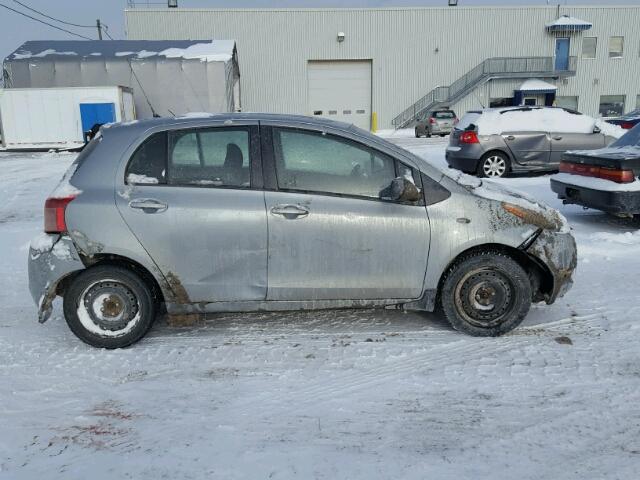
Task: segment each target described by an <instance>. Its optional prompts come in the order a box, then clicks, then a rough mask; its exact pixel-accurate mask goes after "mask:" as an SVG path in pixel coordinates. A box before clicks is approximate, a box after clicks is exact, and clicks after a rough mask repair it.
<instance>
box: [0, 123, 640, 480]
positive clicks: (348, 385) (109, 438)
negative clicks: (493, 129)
mask: <svg viewBox="0 0 640 480" xmlns="http://www.w3.org/2000/svg"><path fill="white" fill-rule="evenodd" d="M392 139H393V141H396V142H398V143H399V144H401V145H404V146H406V147H408V148H409V149H411V150H412V151H414V152H416V153H417V154H419V155H423V156H426V157H427V158H428V159H429V160H430V161H433V162H439V163H441V164H442V163H443V162H444V148H445V145H446V141H447V139H440V138H434V139H428V140H426V139H415V138H411V137H409V136H408V135H404V134H403V132H400V133H399V134H397V135H395V136H393V137H392ZM72 158H73V156H72V155H55V154H8V153H0V172H2V173H0V198H1V199H2V201H0V305H2V315H0V478H2V479H4V478H7V479H34V478H46V479H65V480H67V479H85V478H92V479H107V478H109V479H111V478H134V479H154V480H155V479H158V478H169V479H183V478H224V479H239V478H250V479H258V478H265V479H266V478H272V479H279V478H280V479H282V478H302V479H311V478H314V479H315V478H317V479H324V478H327V479H338V478H339V479H374V478H375V479H377V478H402V479H425V478H429V479H438V480H442V479H456V480H458V479H463V478H469V479H479V478H492V479H513V478H519V479H551V478H553V479H580V480H584V479H603V478H607V479H618V478H619V479H631V478H638V472H640V339H639V338H638V335H639V334H640V303H639V302H638V298H639V295H638V293H639V284H640V273H639V272H640V232H639V231H638V228H639V227H640V226H639V225H638V224H637V223H634V222H632V221H624V220H617V219H614V218H612V217H609V216H606V215H604V214H601V213H598V212H594V211H583V210H581V209H579V208H576V207H568V206H563V205H561V204H560V203H559V201H558V200H556V199H555V198H554V195H553V193H552V192H551V191H550V189H549V186H548V183H549V177H548V176H538V177H533V178H508V179H504V180H501V181H502V182H503V183H505V184H508V185H512V186H514V187H517V188H519V189H522V190H524V191H526V192H527V193H529V194H530V195H533V196H535V197H537V198H539V199H541V200H544V201H546V202H548V203H549V204H551V205H552V206H554V207H556V208H559V209H560V210H561V211H562V212H563V213H564V215H565V216H566V217H567V218H568V219H569V221H570V223H571V224H572V226H573V228H574V233H575V236H576V238H577V241H578V245H579V267H578V272H577V275H576V278H575V286H574V288H573V289H572V290H571V292H570V293H569V294H568V295H567V296H566V297H565V298H562V299H560V300H559V301H558V303H557V304H556V305H553V306H545V305H536V306H534V307H533V309H532V311H531V313H530V315H529V316H528V318H527V319H526V321H525V323H524V325H523V326H522V327H521V328H519V329H517V330H516V331H515V332H513V333H511V334H509V335H507V336H504V337H501V338H472V337H467V336H464V335H462V334H459V333H456V332H454V331H452V330H451V329H450V328H449V327H448V326H447V324H446V323H445V322H444V321H443V320H442V319H441V318H438V317H437V316H436V315H431V314H429V315H427V314H420V313H402V312H398V311H384V310H383V311H372V310H365V311H358V312H354V311H334V312H320V313H317V312H316V313H302V314H300V313H286V314H283V313H277V314H233V315H226V314H225V315H216V316H213V317H211V319H210V320H209V321H207V322H206V323H204V324H202V325H201V326H199V327H195V328H175V327H170V326H168V325H167V324H166V322H164V321H162V320H161V321H159V322H158V323H157V324H156V326H155V327H154V328H153V330H152V331H151V332H150V334H149V336H147V337H146V338H145V339H144V340H143V341H141V342H140V343H138V344H137V345H135V346H134V347H133V348H129V349H125V350H119V351H104V350H97V349H94V348H91V347H88V346H86V345H84V344H83V343H81V342H80V341H79V340H77V339H76V338H75V337H74V336H73V335H72V334H71V332H70V331H69V330H68V328H67V326H66V324H65V322H64V320H63V318H62V315H61V311H60V306H59V305H57V306H56V309H55V310H54V315H53V318H52V319H51V320H50V321H49V322H48V323H46V324H44V325H39V324H38V323H37V321H36V311H35V307H34V305H33V304H32V301H31V298H30V296H29V293H28V290H27V272H26V261H27V244H28V241H29V239H30V238H31V237H33V236H34V235H36V234H37V233H38V232H39V231H40V230H41V224H42V205H43V202H44V199H45V197H46V195H47V193H48V192H50V191H51V190H52V189H53V187H54V186H55V184H56V182H57V181H58V179H59V178H60V177H61V176H62V173H63V171H64V170H65V169H66V167H67V166H68V165H69V163H70V161H71V160H72Z"/></svg>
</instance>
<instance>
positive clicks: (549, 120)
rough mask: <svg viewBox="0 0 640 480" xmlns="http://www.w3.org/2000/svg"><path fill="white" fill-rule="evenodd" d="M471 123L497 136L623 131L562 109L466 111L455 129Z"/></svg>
mask: <svg viewBox="0 0 640 480" xmlns="http://www.w3.org/2000/svg"><path fill="white" fill-rule="evenodd" d="M470 125H475V126H476V127H477V129H478V134H479V135H500V134H502V133H504V132H519V131H525V132H526V131H529V132H566V133H593V130H594V128H595V127H598V128H599V129H600V131H601V132H602V133H603V134H605V135H609V136H611V137H614V138H620V137H621V136H622V135H624V134H625V133H626V130H624V129H622V128H620V127H619V126H617V125H612V124H610V123H607V122H603V121H602V120H599V119H598V120H596V119H594V118H593V117H590V116H588V115H582V114H573V113H569V112H567V111H566V110H563V109H561V108H532V109H526V110H523V109H522V107H514V108H511V109H503V108H495V109H486V110H483V111H482V113H479V112H471V113H467V114H465V115H464V116H463V117H462V119H461V120H460V123H459V124H458V126H457V127H456V128H457V129H459V130H465V129H466V128H468V127H469V126H470Z"/></svg>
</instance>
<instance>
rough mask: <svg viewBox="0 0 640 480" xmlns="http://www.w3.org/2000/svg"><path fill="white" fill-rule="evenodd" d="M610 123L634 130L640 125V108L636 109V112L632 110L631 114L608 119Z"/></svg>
mask: <svg viewBox="0 0 640 480" xmlns="http://www.w3.org/2000/svg"><path fill="white" fill-rule="evenodd" d="M607 122H608V123H613V124H614V125H619V126H620V127H622V128H624V129H625V130H629V129H632V128H633V127H635V126H636V125H637V124H638V123H640V108H636V109H635V110H631V111H630V112H629V113H625V114H624V115H622V116H620V117H616V118H608V119H607Z"/></svg>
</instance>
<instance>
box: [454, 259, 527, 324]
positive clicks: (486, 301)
mask: <svg viewBox="0 0 640 480" xmlns="http://www.w3.org/2000/svg"><path fill="white" fill-rule="evenodd" d="M454 299H455V305H456V310H457V311H458V313H459V314H460V316H461V317H463V318H464V319H465V320H466V321H467V322H469V323H470V324H472V325H473V326H475V327H480V328H493V327H496V326H498V325H500V324H501V323H502V322H503V321H504V320H505V319H506V318H508V316H509V314H510V313H511V311H512V310H513V308H514V305H515V288H514V285H513V283H512V282H511V280H510V279H509V278H508V277H507V276H506V275H504V274H503V273H502V272H500V271H498V270H494V269H491V268H486V267H484V268H479V269H476V270H472V271H470V272H468V273H467V274H465V275H464V276H463V277H462V279H461V280H460V281H459V282H458V284H457V285H456V288H455V292H454Z"/></svg>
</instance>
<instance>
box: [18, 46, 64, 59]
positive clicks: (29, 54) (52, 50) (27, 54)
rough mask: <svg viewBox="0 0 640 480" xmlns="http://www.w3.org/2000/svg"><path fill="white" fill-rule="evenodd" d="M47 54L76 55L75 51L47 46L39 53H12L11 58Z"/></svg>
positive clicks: (27, 57) (25, 57)
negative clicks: (65, 50)
mask: <svg viewBox="0 0 640 480" xmlns="http://www.w3.org/2000/svg"><path fill="white" fill-rule="evenodd" d="M47 55H77V53H76V52H58V51H56V50H55V49H53V48H48V49H46V50H43V51H41V52H40V53H36V54H35V55H34V54H33V53H31V52H24V53H14V54H13V57H12V58H13V59H14V60H25V59H29V58H43V57H46V56H47Z"/></svg>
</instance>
